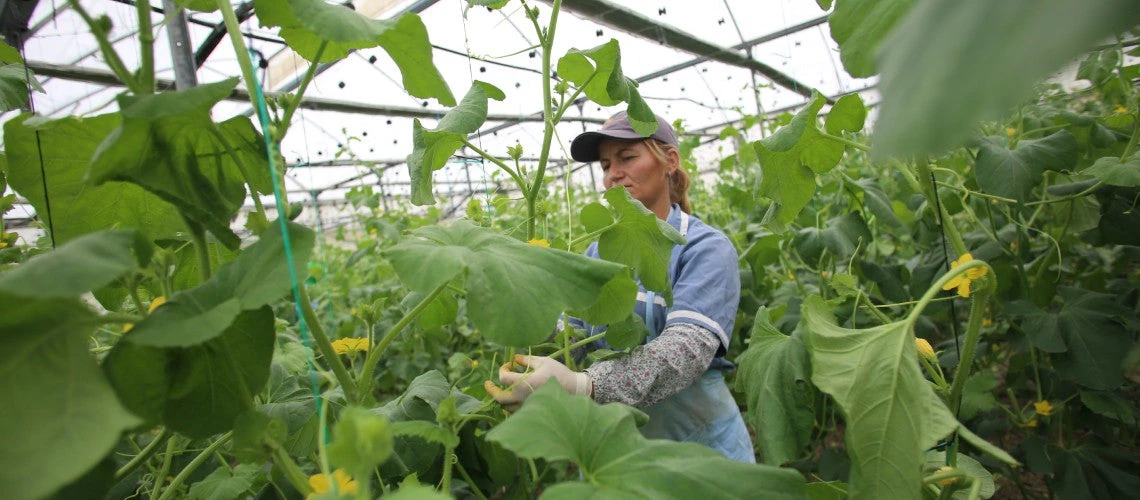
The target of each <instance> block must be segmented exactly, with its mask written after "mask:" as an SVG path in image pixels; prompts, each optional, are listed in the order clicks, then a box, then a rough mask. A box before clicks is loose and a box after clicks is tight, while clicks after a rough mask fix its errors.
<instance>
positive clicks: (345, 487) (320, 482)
mask: <svg viewBox="0 0 1140 500" xmlns="http://www.w3.org/2000/svg"><path fill="white" fill-rule="evenodd" d="M332 478H333V480H334V481H336V492H337V493H341V494H344V495H355V494H356V487H357V485H356V481H353V479H352V477H350V476H349V475H348V473H347V472H345V471H344V469H337V470H335V471H333V473H332ZM309 487H310V488H312V489H313V493H312V494H311V495H309V496H308V497H306V498H312V497H313V496H314V495H323V494H325V493H328V492H331V491H332V489H333V484H332V482H331V481H329V477H328V476H326V475H324V474H316V475H312V476H309Z"/></svg>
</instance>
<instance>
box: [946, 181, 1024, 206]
mask: <svg viewBox="0 0 1140 500" xmlns="http://www.w3.org/2000/svg"><path fill="white" fill-rule="evenodd" d="M935 184H938V185H939V186H942V187H944V188H950V189H953V190H955V191H958V192H959V193H966V194H968V195H970V196H976V197H978V198H987V199H990V200H997V201H1004V202H1006V203H1017V200H1014V199H1012V198H1003V197H1001V196H996V195H992V194H986V193H979V192H977V191H970V190H969V189H966V188H964V187H960V186H955V185H953V184H948V183H945V182H941V181H938V182H936V183H935Z"/></svg>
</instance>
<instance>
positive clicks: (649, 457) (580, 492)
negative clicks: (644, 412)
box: [487, 384, 805, 499]
mask: <svg viewBox="0 0 1140 500" xmlns="http://www.w3.org/2000/svg"><path fill="white" fill-rule="evenodd" d="M487 440H488V441H492V442H497V443H499V444H501V445H502V446H503V447H504V448H506V449H508V450H510V451H513V452H514V453H515V454H517V455H519V456H520V457H523V458H543V459H546V460H570V461H572V462H574V463H575V464H577V465H578V467H579V469H580V470H581V472H582V477H583V481H581V482H568V483H562V484H559V485H556V486H554V487H551V488H550V489H548V490H547V491H546V493H545V494H544V495H543V497H544V498H555V499H558V498H803V497H804V495H805V492H804V481H803V477H802V476H800V474H799V473H797V472H795V471H793V470H790V469H779V468H776V467H771V466H766V465H757V464H746V463H742V462H734V461H731V460H729V459H727V458H725V457H724V456H723V455H721V454H720V453H718V452H716V451H713V450H712V449H709V448H707V447H705V446H703V445H699V444H696V443H680V442H675V441H667V440H649V439H646V438H645V437H644V436H642V435H641V433H640V432H639V431H638V430H637V426H636V425H635V424H634V413H633V411H632V410H631V409H630V408H629V407H627V406H624V405H621V404H616V403H614V404H608V405H599V404H597V403H595V402H594V401H592V400H590V399H589V398H587V397H583V396H571V395H569V394H567V393H566V391H565V390H564V389H562V386H560V385H558V384H546V385H544V386H543V387H540V388H539V389H538V390H537V391H535V393H534V394H533V395H532V396H531V397H530V398H529V399H527V401H526V404H524V405H523V407H522V409H521V410H519V411H518V412H517V413H515V414H514V415H512V416H511V417H510V418H508V419H507V420H505V421H504V422H503V423H501V424H499V425H498V426H496V427H495V428H494V429H492V430H491V431H490V432H488V433H487Z"/></svg>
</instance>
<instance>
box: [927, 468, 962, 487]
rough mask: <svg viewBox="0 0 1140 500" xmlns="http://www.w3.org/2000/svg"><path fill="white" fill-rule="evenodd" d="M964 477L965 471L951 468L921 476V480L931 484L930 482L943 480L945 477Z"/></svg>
mask: <svg viewBox="0 0 1140 500" xmlns="http://www.w3.org/2000/svg"><path fill="white" fill-rule="evenodd" d="M966 477H967V476H966V473H965V472H963V471H962V470H961V469H953V470H948V471H943V472H935V473H934V474H931V475H929V476H926V477H924V478H922V482H923V483H926V484H931V483H937V482H938V481H943V480H946V479H954V478H959V479H964V478H966Z"/></svg>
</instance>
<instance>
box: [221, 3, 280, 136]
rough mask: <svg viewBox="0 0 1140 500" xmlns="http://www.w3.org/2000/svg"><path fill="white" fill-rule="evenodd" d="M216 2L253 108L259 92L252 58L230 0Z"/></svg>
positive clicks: (265, 131)
mask: <svg viewBox="0 0 1140 500" xmlns="http://www.w3.org/2000/svg"><path fill="white" fill-rule="evenodd" d="M216 2H217V4H218V10H220V11H221V13H222V21H223V22H225V25H226V33H227V34H228V35H229V37H230V43H232V44H233V46H234V55H235V56H237V61H238V65H239V66H241V75H242V79H243V80H245V89H246V90H247V91H249V100H250V102H252V103H253V107H254V109H257V108H258V102H257V99H258V96H259V95H261V93H260V92H259V91H258V88H257V84H256V82H257V80H256V76H255V75H254V73H253V60H252V59H250V58H249V50H248V49H247V48H246V46H245V41H244V40H242V39H241V25H240V24H239V23H238V19H237V15H236V14H234V6H233V4H231V3H230V0H216ZM262 133H264V134H268V133H269V131H268V130H263V131H262Z"/></svg>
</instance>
